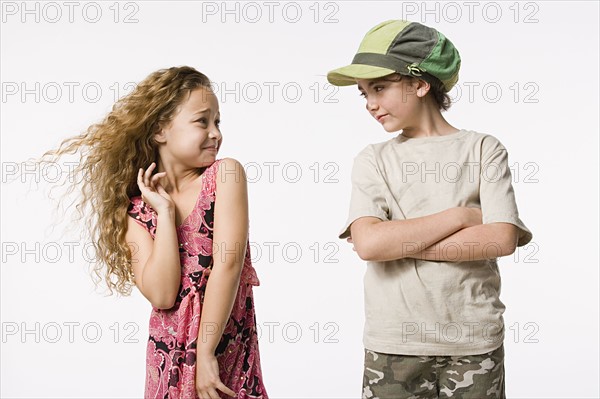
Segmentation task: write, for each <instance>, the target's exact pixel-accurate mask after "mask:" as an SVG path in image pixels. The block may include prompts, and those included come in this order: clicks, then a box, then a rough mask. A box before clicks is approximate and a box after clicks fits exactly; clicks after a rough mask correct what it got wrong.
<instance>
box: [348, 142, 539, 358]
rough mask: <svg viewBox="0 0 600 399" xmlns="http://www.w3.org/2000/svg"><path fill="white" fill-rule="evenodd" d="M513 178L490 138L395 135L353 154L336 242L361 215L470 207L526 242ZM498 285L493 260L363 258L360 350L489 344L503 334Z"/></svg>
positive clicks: (433, 350)
mask: <svg viewBox="0 0 600 399" xmlns="http://www.w3.org/2000/svg"><path fill="white" fill-rule="evenodd" d="M511 180H512V177H511V172H510V169H509V165H508V153H507V151H506V148H504V146H503V145H502V143H500V141H499V140H498V139H496V138H495V137H494V136H491V135H489V134H482V133H477V132H474V131H468V130H460V131H458V132H456V133H452V134H450V135H446V136H433V137H420V138H409V137H406V136H403V135H402V134H400V135H398V136H397V137H395V138H393V139H391V140H388V141H386V142H383V143H378V144H371V145H368V146H367V147H365V148H364V149H363V150H362V151H361V152H360V153H359V154H358V155H357V156H356V157H355V159H354V165H353V168H352V194H351V199H350V212H349V216H348V220H347V222H346V224H345V226H344V228H343V229H342V230H341V233H340V235H339V238H342V239H345V238H346V237H348V236H350V225H351V224H352V222H353V221H355V220H356V219H358V218H360V217H363V216H373V217H377V218H379V219H381V220H383V221H386V220H402V219H412V218H417V217H421V216H426V215H430V214H433V213H437V212H441V211H443V210H445V209H449V208H453V207H457V206H476V207H481V211H482V214H483V223H484V224H486V223H494V222H505V223H512V224H514V225H516V226H517V227H519V241H518V246H523V245H525V244H527V243H528V242H529V241H531V239H532V234H531V231H529V229H528V228H527V227H526V226H525V225H524V224H523V222H522V221H521V220H520V219H519V213H518V210H517V204H516V201H515V195H514V191H513V187H512V181H511ZM398 245H402V243H398ZM473 245H476V244H475V243H474V244H473ZM500 285H501V284H500V274H499V271H498V266H497V263H496V259H492V260H479V261H469V262H442V261H427V260H418V259H413V258H405V259H398V260H394V261H386V262H368V264H367V271H366V273H365V276H364V294H365V317H366V319H365V320H366V321H365V328H364V337H363V343H364V346H365V348H367V349H370V350H373V351H376V352H382V353H392V354H405V355H438V356H453V355H474V354H481V353H484V352H489V351H491V350H494V349H496V348H498V347H499V346H500V345H501V344H502V342H503V340H504V321H503V317H502V314H503V313H504V309H505V306H504V304H503V303H502V302H501V301H500V299H499V295H500Z"/></svg>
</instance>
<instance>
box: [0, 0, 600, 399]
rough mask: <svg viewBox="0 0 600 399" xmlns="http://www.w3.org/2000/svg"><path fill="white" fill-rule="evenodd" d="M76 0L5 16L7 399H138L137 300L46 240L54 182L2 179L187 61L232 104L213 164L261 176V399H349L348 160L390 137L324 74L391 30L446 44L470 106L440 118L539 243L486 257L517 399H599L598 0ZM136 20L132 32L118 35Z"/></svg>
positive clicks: (357, 303)
mask: <svg viewBox="0 0 600 399" xmlns="http://www.w3.org/2000/svg"><path fill="white" fill-rule="evenodd" d="M36 4H37V5H36ZM74 4H75V6H74V8H73V9H72V10H73V14H72V22H71V21H69V18H70V17H69V8H68V7H69V6H68V5H66V4H65V3H63V2H57V3H53V4H51V5H47V4H46V3H39V2H37V3H36V2H29V3H27V4H26V5H24V4H23V3H21V2H3V4H2V18H3V20H2V30H1V36H2V38H1V59H2V61H1V74H2V76H1V80H2V85H3V87H2V96H3V97H2V103H1V106H2V110H1V114H2V115H1V139H2V142H1V154H2V181H3V183H2V245H3V247H2V262H3V263H2V269H1V292H2V297H1V298H2V303H1V311H2V315H1V318H2V346H1V352H2V364H1V366H2V374H1V377H2V381H1V386H2V388H1V396H2V397H3V398H4V397H6V398H25V397H27V398H32V397H39V398H42V397H43V398H50V397H62V398H67V397H72V398H75V397H77V398H99V397H103V398H109V397H110V398H135V397H137V398H139V397H142V395H143V386H144V372H145V345H146V339H147V334H148V328H147V323H148V317H149V313H150V305H149V303H148V302H147V301H146V300H145V299H144V298H143V297H142V296H141V294H140V293H139V292H138V291H137V290H134V292H133V295H132V296H131V297H129V298H123V297H120V298H117V297H114V296H113V297H104V296H103V295H102V291H101V289H98V290H97V291H94V286H93V283H92V282H91V279H90V277H89V274H88V273H89V272H88V262H87V261H86V257H88V258H89V255H86V253H84V251H83V250H82V247H83V246H84V244H85V243H81V242H78V241H77V239H76V238H69V236H65V237H61V235H60V232H61V229H60V228H58V229H56V230H54V231H52V229H51V225H52V223H54V222H56V220H57V219H56V218H54V217H53V214H52V212H53V210H52V206H53V203H52V202H51V201H50V200H49V199H48V189H49V187H51V186H52V184H50V183H49V182H48V181H47V180H48V179H49V178H47V179H43V178H40V179H37V178H36V177H35V174H29V175H26V179H25V182H22V181H20V180H19V181H16V182H8V181H9V180H10V178H11V176H12V175H13V172H12V170H13V167H14V166H19V163H20V162H22V161H23V160H25V159H27V158H29V157H34V156H39V155H41V154H42V153H43V152H44V151H45V150H47V149H49V148H55V147H56V146H57V145H58V144H59V143H60V141H61V140H62V139H64V138H67V137H69V136H72V135H75V134H78V133H80V132H82V131H83V130H84V129H85V128H86V127H87V126H89V125H90V124H91V123H94V122H96V121H99V120H100V119H101V118H102V117H103V116H104V115H105V114H106V113H107V112H108V111H109V110H110V107H111V105H112V104H113V102H114V101H115V99H116V96H120V95H123V94H125V93H126V92H128V90H127V88H128V86H127V83H129V82H139V81H140V80H142V79H143V78H144V77H146V76H147V75H148V74H149V73H151V72H153V71H155V70H157V69H159V68H165V67H170V66H179V65H190V66H193V67H195V68H197V69H198V70H200V71H201V72H204V73H206V74H207V75H208V76H209V77H210V78H211V79H212V80H213V81H215V82H216V83H217V84H218V85H219V87H221V88H225V89H227V90H229V94H226V95H224V96H223V95H222V93H220V94H218V95H219V100H220V105H221V113H222V120H223V123H222V130H223V134H224V144H223V147H222V150H221V152H220V153H219V158H223V157H233V158H236V159H238V160H239V161H240V162H242V163H243V164H245V165H246V166H247V168H248V170H247V172H248V176H249V178H252V179H253V180H254V181H253V182H251V183H249V190H250V207H251V221H250V222H251V227H250V240H251V241H252V242H253V243H254V245H255V247H259V248H260V250H261V251H262V254H261V256H260V258H259V257H258V256H257V255H258V254H257V253H255V254H254V257H255V259H254V264H255V267H256V269H257V271H258V274H259V277H260V279H261V283H262V285H261V286H260V287H257V288H256V289H255V298H256V310H257V317H258V323H259V326H261V327H262V334H261V339H260V351H261V357H262V367H263V374H264V380H265V384H266V386H267V389H268V393H269V395H270V397H272V398H358V397H359V396H360V391H361V389H360V386H361V381H362V361H363V358H362V356H363V349H362V341H361V339H362V324H363V320H364V316H363V297H362V295H363V292H362V276H363V273H364V270H365V267H366V266H365V264H364V263H363V262H362V261H361V260H360V259H359V258H358V257H357V255H356V254H355V253H354V252H353V251H352V250H351V247H350V246H349V244H347V243H346V242H345V241H343V240H338V239H337V234H338V230H339V229H340V228H341V227H342V225H343V223H344V221H345V219H346V215H347V208H348V204H349V194H350V170H351V165H352V160H353V157H354V156H355V155H356V154H357V153H358V152H359V151H360V150H361V149H362V148H363V147H364V146H365V145H367V144H369V143H375V142H381V141H385V140H388V139H390V138H392V137H393V136H395V135H396V134H397V133H394V134H392V135H390V134H388V133H386V132H385V131H384V130H383V129H382V128H381V126H379V125H378V123H377V122H376V121H374V120H373V119H372V118H370V116H369V115H368V113H367V112H366V111H365V110H364V100H363V99H362V98H360V97H359V96H358V91H357V89H356V87H347V88H341V89H339V90H337V89H335V88H333V87H330V86H326V79H325V74H326V73H327V71H329V70H330V69H333V68H336V67H339V66H343V65H346V64H348V63H349V62H350V61H351V59H352V57H353V55H354V52H355V51H356V49H357V48H358V44H359V42H360V40H361V39H362V37H363V35H364V34H365V33H366V32H367V30H368V29H370V28H371V27H372V26H374V25H376V24H377V23H379V22H381V21H384V20H386V19H400V18H403V17H404V18H406V19H411V20H415V21H420V22H423V23H426V24H429V25H432V26H434V27H436V28H438V29H439V30H440V31H441V32H443V33H444V34H445V35H446V36H447V37H449V38H450V39H451V40H452V41H453V42H454V43H455V45H456V46H457V48H458V49H459V51H460V53H461V56H462V69H461V73H460V83H459V87H461V88H462V94H461V95H460V96H459V92H458V91H457V89H455V90H453V92H452V93H451V94H453V96H454V97H455V98H456V99H457V102H456V103H455V104H454V105H453V107H452V108H451V109H450V111H449V112H448V113H447V114H446V117H447V119H448V120H449V121H450V123H451V124H453V125H454V126H457V127H460V128H467V129H472V130H476V131H479V132H484V133H489V134H493V135H494V136H496V137H497V138H499V139H500V141H501V142H502V143H503V144H504V145H505V146H506V147H507V148H508V151H509V155H510V157H509V163H510V164H511V165H513V166H514V169H513V182H514V188H515V192H516V196H517V203H518V206H519V211H520V216H521V219H522V220H523V221H524V223H525V224H526V225H527V226H528V227H529V228H530V229H531V230H532V232H533V235H534V238H533V242H532V244H530V245H529V246H527V247H522V248H519V249H518V250H517V252H516V253H515V255H514V256H510V257H505V258H501V259H499V261H498V262H499V265H500V270H501V274H502V278H503V280H502V294H501V299H502V301H503V302H504V303H505V304H506V306H507V310H506V312H505V314H504V316H505V323H506V339H505V348H506V381H507V394H508V396H509V397H514V398H534V397H536V398H542V397H544V398H566V397H586V398H592V397H598V395H599V391H598V108H599V104H598V88H599V87H598V86H599V85H598V48H599V46H598V36H599V35H598V3H597V2H568V3H567V2H565V1H562V2H561V1H553V2H521V3H515V2H496V3H492V4H488V3H483V2H471V6H469V5H468V4H466V3H461V2H456V3H451V4H450V5H447V4H446V3H433V2H430V3H422V2H369V3H367V2H359V1H356V2H329V3H325V2H323V3H318V4H316V3H314V2H302V3H294V4H291V5H287V6H286V3H283V2H274V3H272V4H273V5H271V6H269V5H268V4H265V3H252V4H250V5H246V4H245V3H233V2H231V3H227V4H226V5H225V4H224V3H221V2H215V3H207V2H205V3H204V5H203V3H200V2H192V1H181V2H172V3H169V4H167V2H159V1H156V2H155V1H152V2H130V3H127V4H126V3H120V4H117V5H116V6H115V5H114V3H113V2H99V3H96V4H95V5H96V6H97V7H95V5H94V4H92V5H87V6H86V4H87V3H83V2H75V3H74ZM236 4H237V5H236ZM24 7H27V8H28V9H30V10H34V11H32V13H30V14H27V13H25V12H24ZM36 7H37V8H36ZM86 7H87V8H86ZM269 7H272V8H271V10H272V11H273V12H272V15H271V16H270V15H269ZM469 7H471V8H469ZM84 8H85V12H84ZM96 8H99V9H100V10H101V12H102V14H101V16H100V17H99V20H98V21H97V22H95V23H94V22H92V20H93V19H94V18H96V12H95V11H96ZM225 8H227V9H228V10H233V11H232V12H231V13H225V12H224V11H225ZM117 9H118V10H119V11H120V12H119V15H118V16H116V15H115V10H117ZM298 9H299V10H300V11H301V14H300V16H299V20H298V21H297V22H293V21H294V19H296V18H297V15H298V14H297V13H296V12H297V10H298ZM36 10H37V11H36ZM426 10H432V11H430V12H427V11H426ZM498 10H500V12H501V14H497V12H498ZM316 11H318V14H317V13H316ZM57 12H60V15H59V14H57ZM213 12H214V13H213ZM257 12H260V15H259V14H257ZM128 15H129V17H130V19H133V20H137V22H133V23H124V21H123V20H124V19H125V17H126V16H128ZM115 17H116V18H117V22H115ZM36 18H38V19H39V20H38V21H36ZM236 18H237V19H238V21H236ZM68 82H73V83H68ZM36 84H39V86H37V87H39V89H36ZM69 84H72V85H75V84H77V86H74V90H73V98H72V99H70V98H69V94H70V93H69V90H68V85H69ZM236 84H237V85H239V86H236ZM85 85H87V86H86V87H87V89H88V90H87V91H84V90H83V87H84V86H85ZM286 85H287V86H286ZM269 86H271V87H274V90H273V93H272V97H271V98H269V94H270V93H269V89H268V88H269ZM57 87H59V88H62V91H61V92H59V91H57V90H56V88H57ZM97 87H99V88H100V89H101V92H100V93H99V95H98V96H97V94H98V93H96V91H95V89H94V88H97ZM117 87H118V88H119V92H118V93H117V92H116V88H117ZM236 87H238V88H237V89H236ZM284 87H285V88H286V89H285V90H284ZM469 87H473V92H472V93H471V97H470V96H469ZM484 87H485V89H484ZM15 88H16V92H15ZM257 88H261V89H262V90H261V91H257ZM297 88H300V90H301V93H300V94H299V93H298V91H297ZM22 89H26V90H29V94H25V95H24V96H22V94H23V90H22ZM498 89H499V90H500V91H498ZM259 95H260V98H258V97H259ZM36 96H39V97H38V98H36ZM96 97H97V98H96ZM469 97H470V98H469ZM71 100H72V101H71ZM270 162H274V163H275V164H272V165H274V166H273V169H272V171H273V173H272V174H270V173H269V168H268V167H267V165H268V164H269V163H270ZM294 162H295V164H294ZM316 163H318V164H316ZM257 165H259V166H260V169H259V168H257ZM250 167H251V168H252V169H250ZM284 170H285V171H284ZM298 170H300V171H301V173H302V175H301V177H300V179H299V180H298V181H297V182H295V183H294V182H293V180H295V178H296V172H297V171H298ZM317 170H318V171H319V174H318V175H317V174H316V171H317ZM48 172H49V173H50V172H52V171H48ZM36 180H39V184H36ZM36 187H37V189H36ZM57 192H60V190H59V189H57ZM74 211H75V210H74V208H71V209H70V212H74ZM69 215H70V214H68V215H67V217H66V219H67V220H68V219H69ZM79 228H80V229H81V226H80V227H79ZM72 237H75V236H72ZM269 243H276V244H269ZM315 243H316V244H315ZM328 243H334V244H328ZM269 245H272V246H273V248H274V251H273V254H272V256H270V255H269ZM286 245H287V246H286ZM70 246H71V248H73V258H72V259H70V256H69V255H70V254H69V248H70ZM284 246H285V247H286V248H287V250H288V251H287V252H286V251H283V248H284ZM317 247H318V248H319V251H318V253H317V251H316V248H317ZM36 248H38V249H36ZM295 248H300V249H301V251H302V253H301V255H300V256H299V257H298V259H295V258H296V251H295ZM311 248H312V249H311ZM327 255H330V257H329V258H328V257H326V256H327ZM315 257H316V259H315ZM36 323H37V324H36ZM127 323H129V324H127ZM315 323H318V324H315ZM326 323H330V324H326ZM269 325H271V326H273V327H272V328H273V330H272V331H271V334H270V333H269V329H268V326H269ZM69 326H72V327H71V328H72V330H70V329H69ZM284 327H285V328H284ZM26 330H29V331H30V332H27V331H26ZM70 332H72V336H71V337H70ZM97 333H100V334H101V336H99V337H98V338H97V342H92V341H94V340H96V334H97ZM298 333H301V336H298ZM57 334H59V335H57ZM52 341H57V342H52ZM315 341H316V342H315Z"/></svg>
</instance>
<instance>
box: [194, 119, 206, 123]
mask: <svg viewBox="0 0 600 399" xmlns="http://www.w3.org/2000/svg"><path fill="white" fill-rule="evenodd" d="M196 122H200V123H202V124H204V125H205V124H206V118H200V119H198V120H197V121H196Z"/></svg>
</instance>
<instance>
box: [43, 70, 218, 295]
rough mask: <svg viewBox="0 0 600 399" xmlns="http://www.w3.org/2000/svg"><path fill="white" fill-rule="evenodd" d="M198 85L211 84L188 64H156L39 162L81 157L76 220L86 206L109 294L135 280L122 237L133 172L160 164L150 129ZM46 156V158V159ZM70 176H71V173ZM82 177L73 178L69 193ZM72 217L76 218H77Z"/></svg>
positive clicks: (127, 290) (126, 291)
mask: <svg viewBox="0 0 600 399" xmlns="http://www.w3.org/2000/svg"><path fill="white" fill-rule="evenodd" d="M197 88H208V89H211V88H212V84H211V81H210V80H209V78H208V77H207V76H206V75H204V74H202V73H200V72H198V71H197V70H196V69H194V68H192V67H189V66H181V67H172V68H168V69H160V70H158V71H155V72H153V73H151V74H150V75H148V76H147V77H146V78H145V79H144V80H142V81H141V82H140V83H139V84H137V86H136V87H135V89H134V90H133V91H132V92H131V93H130V94H128V95H126V96H124V97H122V98H120V99H119V100H118V101H117V102H116V103H115V104H114V105H113V107H112V110H111V111H110V112H109V113H108V114H107V115H106V116H105V117H104V119H103V120H102V121H101V122H100V123H96V124H93V125H90V126H89V127H88V128H87V129H86V131H85V132H84V133H81V134H79V135H77V136H73V137H70V138H67V139H65V140H63V141H62V142H61V144H60V145H59V147H58V148H57V149H54V150H49V151H46V152H45V153H44V154H43V155H42V156H41V157H40V158H38V159H37V160H35V162H37V163H44V162H55V161H56V160H58V159H59V158H60V157H61V156H63V155H64V154H74V153H76V152H79V154H80V160H81V161H80V162H79V164H78V166H77V167H76V168H74V169H73V170H71V171H70V173H69V174H72V175H77V176H79V175H80V174H83V175H84V176H86V178H85V179H82V180H83V184H82V185H81V193H82V196H81V197H80V199H79V200H78V202H77V205H76V208H77V210H78V211H79V218H78V219H77V220H80V219H81V218H82V217H83V216H84V211H85V210H86V209H90V210H91V213H90V215H93V217H90V218H88V220H87V222H86V230H87V233H88V234H89V237H90V238H91V242H92V245H93V247H94V249H95V252H96V263H95V265H94V268H93V273H94V275H95V276H96V277H97V278H96V279H94V276H92V279H93V280H94V283H95V284H96V287H97V283H98V282H100V281H102V280H103V279H104V281H105V283H106V286H107V287H108V290H109V291H110V295H112V294H113V289H114V290H115V291H117V293H118V294H122V295H124V296H129V295H130V294H131V290H132V287H133V286H134V285H135V282H134V276H133V268H132V266H131V251H130V248H129V246H128V244H127V242H126V241H125V233H126V231H127V217H128V216H127V209H128V206H129V203H130V198H131V197H133V196H137V195H140V194H141V193H140V190H139V187H138V186H137V173H138V170H139V169H140V168H142V167H143V168H144V169H146V168H147V167H148V166H149V165H150V164H151V163H152V162H157V163H158V144H157V143H156V142H155V141H154V134H155V133H156V132H157V131H158V130H159V129H160V128H161V127H164V126H167V125H168V123H169V122H170V121H171V120H172V118H173V117H174V116H175V114H176V113H177V112H178V110H179V106H180V105H182V104H183V102H184V101H185V99H187V98H188V97H189V94H190V93H191V91H192V90H194V89H197ZM49 157H50V159H48V158H49ZM71 177H72V176H71ZM82 180H78V179H70V181H72V182H73V184H72V185H71V187H70V189H69V190H68V192H72V191H73V189H74V187H75V186H77V185H78V184H79V183H81V181H82ZM77 220H76V221H77Z"/></svg>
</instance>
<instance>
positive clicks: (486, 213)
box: [479, 136, 533, 247]
mask: <svg viewBox="0 0 600 399" xmlns="http://www.w3.org/2000/svg"><path fill="white" fill-rule="evenodd" d="M488 139H489V140H488V142H489V143H491V144H489V145H487V146H485V145H484V146H483V149H482V157H481V163H482V165H481V176H480V186H479V196H480V201H481V212H482V215H483V216H482V222H483V223H484V224H488V223H498V222H503V223H511V224H514V225H515V226H517V227H518V228H519V240H518V243H517V246H519V247H521V246H523V245H525V244H527V243H528V242H530V241H531V239H532V238H533V235H532V233H531V231H530V230H529V229H528V228H527V226H525V224H524V223H523V221H522V220H521V219H520V218H519V211H518V209H517V202H516V199H515V192H514V189H513V186H512V175H511V172H510V168H509V165H508V151H507V150H506V148H505V147H504V146H503V145H502V143H500V141H498V140H497V139H495V138H493V137H491V136H489V137H488Z"/></svg>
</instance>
